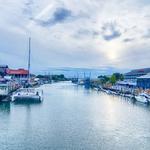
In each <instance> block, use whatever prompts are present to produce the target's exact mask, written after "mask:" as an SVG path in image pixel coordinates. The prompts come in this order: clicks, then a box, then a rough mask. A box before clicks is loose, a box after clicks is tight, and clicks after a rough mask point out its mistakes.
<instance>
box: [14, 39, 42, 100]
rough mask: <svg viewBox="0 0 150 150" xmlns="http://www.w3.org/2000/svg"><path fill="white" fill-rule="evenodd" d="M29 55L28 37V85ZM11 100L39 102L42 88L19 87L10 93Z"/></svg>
mask: <svg viewBox="0 0 150 150" xmlns="http://www.w3.org/2000/svg"><path fill="white" fill-rule="evenodd" d="M30 55H31V38H29V58H28V72H29V73H28V85H31V83H30V81H31V80H30ZM12 101H13V102H16V101H17V102H22V101H27V102H32V101H35V102H41V101H43V90H40V89H38V88H21V89H19V90H17V91H16V92H14V93H13V94H12Z"/></svg>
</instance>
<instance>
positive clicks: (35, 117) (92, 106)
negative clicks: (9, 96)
mask: <svg viewBox="0 0 150 150" xmlns="http://www.w3.org/2000/svg"><path fill="white" fill-rule="evenodd" d="M42 88H43V89H44V93H45V94H44V96H45V100H44V101H43V103H41V104H13V103H11V104H10V103H0V150H49V149H52V150H57V149H58V150H61V149H62V150H63V149H64V150H66V149H67V150H76V149H77V150H120V149H121V150H130V149H131V150H144V149H145V150H149V149H150V108H149V107H146V106H142V105H138V104H132V103H131V102H129V101H127V100H125V99H121V98H118V97H113V96H109V95H106V94H103V93H97V92H96V91H88V90H85V89H84V88H82V87H77V86H75V85H72V84H71V83H56V84H52V85H44V86H43V87H42Z"/></svg>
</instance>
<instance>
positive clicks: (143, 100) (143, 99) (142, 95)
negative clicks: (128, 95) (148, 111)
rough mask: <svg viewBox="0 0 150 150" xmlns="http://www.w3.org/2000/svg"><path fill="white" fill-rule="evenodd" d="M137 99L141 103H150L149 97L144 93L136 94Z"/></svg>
mask: <svg viewBox="0 0 150 150" xmlns="http://www.w3.org/2000/svg"><path fill="white" fill-rule="evenodd" d="M135 99H136V100H137V101H138V102H141V103H145V104H148V103H149V101H148V99H147V98H146V97H145V95H144V94H139V95H138V96H135Z"/></svg>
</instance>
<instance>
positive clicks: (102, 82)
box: [98, 76, 109, 85]
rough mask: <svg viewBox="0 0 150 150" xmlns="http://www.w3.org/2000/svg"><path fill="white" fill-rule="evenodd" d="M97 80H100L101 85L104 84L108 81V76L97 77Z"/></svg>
mask: <svg viewBox="0 0 150 150" xmlns="http://www.w3.org/2000/svg"><path fill="white" fill-rule="evenodd" d="M98 79H99V80H100V82H101V84H102V85H103V84H106V83H107V82H108V81H109V77H108V76H98Z"/></svg>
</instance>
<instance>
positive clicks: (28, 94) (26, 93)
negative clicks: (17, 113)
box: [12, 88, 43, 102]
mask: <svg viewBox="0 0 150 150" xmlns="http://www.w3.org/2000/svg"><path fill="white" fill-rule="evenodd" d="M12 101H13V102H24V101H26V102H31V101H32V102H42V101H43V90H41V89H36V88H21V89H19V90H17V91H16V92H15V93H13V95H12Z"/></svg>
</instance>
